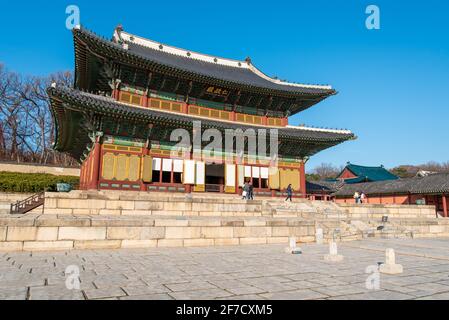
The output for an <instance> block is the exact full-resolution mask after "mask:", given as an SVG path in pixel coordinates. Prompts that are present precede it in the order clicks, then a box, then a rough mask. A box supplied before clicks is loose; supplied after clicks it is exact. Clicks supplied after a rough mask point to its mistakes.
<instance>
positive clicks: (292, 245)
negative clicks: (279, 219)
mask: <svg viewBox="0 0 449 320" xmlns="http://www.w3.org/2000/svg"><path fill="white" fill-rule="evenodd" d="M288 241H289V246H288V247H287V248H285V252H286V253H291V254H301V253H302V250H301V248H300V247H297V246H296V238H295V237H290V238H289V239H288Z"/></svg>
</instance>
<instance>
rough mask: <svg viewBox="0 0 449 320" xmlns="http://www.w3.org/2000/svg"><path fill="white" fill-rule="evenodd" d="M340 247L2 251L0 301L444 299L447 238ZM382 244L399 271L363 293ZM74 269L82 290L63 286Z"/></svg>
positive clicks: (448, 272)
mask: <svg viewBox="0 0 449 320" xmlns="http://www.w3.org/2000/svg"><path fill="white" fill-rule="evenodd" d="M339 246H340V247H339V251H340V253H341V254H343V255H344V256H345V259H344V261H343V262H340V263H331V262H325V261H324V259H323V256H324V254H325V253H327V251H328V247H327V245H307V246H304V247H303V254H302V255H289V254H286V253H284V246H279V245H264V246H241V247H215V248H170V249H169V248H167V249H163V248H160V249H148V250H93V251H69V252H51V253H33V254H30V253H0V299H2V300H3V299H19V300H23V299H30V300H35V299H38V300H41V299H45V300H47V299H64V300H66V299H136V300H138V299H294V300H296V299H298V300H299V299H301V300H302V299H395V300H397V299H449V239H419V240H398V239H392V240H380V239H372V240H365V241H360V242H350V243H343V244H340V245H339ZM387 247H391V248H394V249H395V250H396V260H397V263H400V264H402V265H403V266H404V273H403V274H401V275H397V276H387V275H381V276H380V286H381V288H380V290H378V291H372V290H368V289H366V286H365V281H366V279H367V277H368V276H369V274H366V273H365V270H366V268H367V267H368V266H370V265H377V263H379V262H383V261H384V250H385V248H387ZM71 265H74V266H78V268H80V279H81V288H80V289H81V290H68V289H67V287H66V284H65V283H66V276H65V270H66V268H67V267H68V266H71Z"/></svg>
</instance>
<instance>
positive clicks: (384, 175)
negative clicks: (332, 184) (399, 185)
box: [337, 162, 399, 184]
mask: <svg viewBox="0 0 449 320" xmlns="http://www.w3.org/2000/svg"><path fill="white" fill-rule="evenodd" d="M337 179H338V180H344V181H345V183H347V184H348V183H361V182H373V181H385V180H397V179H399V178H398V177H397V176H395V175H394V174H392V173H391V172H390V171H388V170H387V169H385V168H384V166H379V167H367V166H360V165H355V164H352V163H349V162H348V164H347V165H346V167H345V168H344V169H343V170H342V172H341V173H340V174H339V175H338V176H337Z"/></svg>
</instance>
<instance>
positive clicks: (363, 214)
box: [338, 203, 436, 219]
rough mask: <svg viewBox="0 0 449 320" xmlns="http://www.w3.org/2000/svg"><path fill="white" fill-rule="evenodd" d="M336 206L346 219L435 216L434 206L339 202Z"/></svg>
mask: <svg viewBox="0 0 449 320" xmlns="http://www.w3.org/2000/svg"><path fill="white" fill-rule="evenodd" d="M338 206H339V207H340V208H341V209H342V211H343V212H344V213H345V214H346V216H347V218H348V219H382V216H384V215H388V216H389V218H403V219H407V218H429V219H430V218H436V213H435V206H425V205H399V204H360V205H357V204H352V203H351V204H349V203H339V204H338Z"/></svg>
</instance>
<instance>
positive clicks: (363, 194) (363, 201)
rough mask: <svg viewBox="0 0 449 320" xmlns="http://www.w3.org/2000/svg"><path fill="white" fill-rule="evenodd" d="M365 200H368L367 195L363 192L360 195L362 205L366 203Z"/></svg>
mask: <svg viewBox="0 0 449 320" xmlns="http://www.w3.org/2000/svg"><path fill="white" fill-rule="evenodd" d="M365 200H366V195H365V193H364V192H363V191H362V192H361V193H360V203H365Z"/></svg>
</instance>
